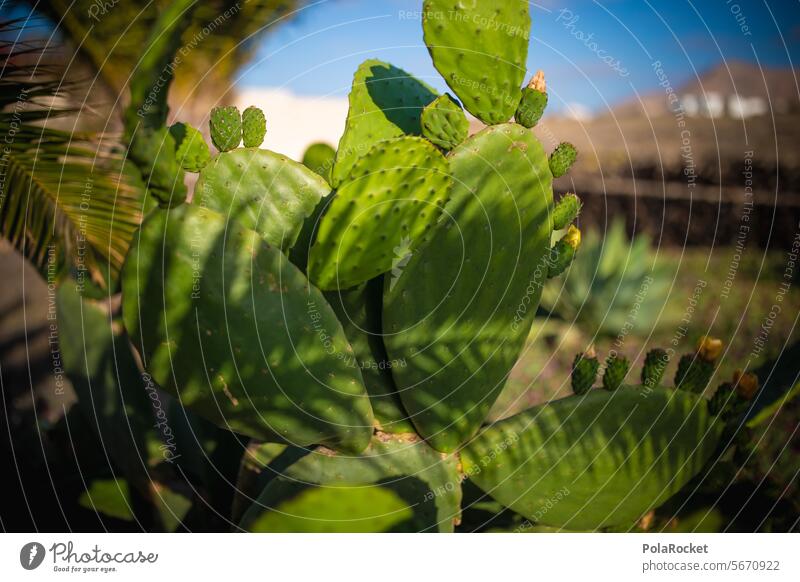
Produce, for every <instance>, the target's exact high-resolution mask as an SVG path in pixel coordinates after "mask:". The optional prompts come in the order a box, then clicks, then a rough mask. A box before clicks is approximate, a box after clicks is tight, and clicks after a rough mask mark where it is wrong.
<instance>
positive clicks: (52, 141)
mask: <svg viewBox="0 0 800 582" xmlns="http://www.w3.org/2000/svg"><path fill="white" fill-rule="evenodd" d="M11 25H13V22H12V23H11ZM4 26H5V27H6V28H4ZM8 26H9V22H5V23H0V31H7V30H8ZM18 48H19V50H18ZM37 48H39V49H40V54H41V51H42V50H44V47H40V46H38V45H37V44H36V43H35V42H30V41H28V42H26V43H24V44H20V45H16V44H14V43H13V42H0V59H1V61H2V63H3V65H2V70H0V95H3V103H2V105H4V107H3V109H2V111H0V139H2V144H3V145H2V156H1V157H0V234H2V236H3V237H5V238H6V239H8V240H9V241H10V242H11V243H12V244H13V245H14V246H15V247H16V248H17V249H18V250H19V251H20V252H21V253H22V254H23V255H24V256H26V257H27V258H28V259H30V260H31V261H32V262H33V263H34V264H35V265H36V266H37V267H38V268H39V269H40V271H41V272H42V273H43V274H45V275H49V276H52V275H56V274H60V272H61V271H62V270H63V268H64V267H67V268H71V269H75V270H77V271H78V272H79V273H80V274H83V275H86V274H88V276H89V277H90V278H91V280H92V281H93V282H94V283H96V284H98V285H99V286H100V287H101V288H102V287H106V286H107V285H108V284H109V283H111V282H113V281H114V280H115V278H116V275H117V274H118V273H119V269H120V268H121V266H122V262H123V260H124V258H125V255H126V253H127V249H128V245H129V243H130V240H131V238H132V236H133V233H134V231H135V230H136V228H137V226H138V225H139V223H140V222H141V219H142V207H143V200H144V188H143V186H142V184H141V181H140V180H139V178H138V174H137V173H136V171H135V169H133V168H130V167H129V164H126V163H125V161H124V157H123V152H124V149H123V148H121V147H120V146H119V141H118V139H113V138H108V137H105V138H103V139H101V136H96V135H91V134H78V133H70V132H65V131H60V130H56V129H52V128H49V127H47V126H46V124H47V121H48V120H49V119H51V118H53V117H58V116H63V115H70V114H71V113H72V111H71V110H70V109H68V108H64V107H59V106H55V105H53V101H54V98H56V99H57V98H59V97H61V96H62V95H63V93H64V92H65V90H68V87H67V88H66V89H65V86H64V85H63V84H61V83H59V81H58V80H57V79H56V78H55V77H54V76H53V75H52V74H51V69H50V68H49V67H48V66H47V65H44V66H42V65H37V63H36V60H37V59H38V56H39V55H38V54H37V52H36V50H35V49H37Z"/></svg>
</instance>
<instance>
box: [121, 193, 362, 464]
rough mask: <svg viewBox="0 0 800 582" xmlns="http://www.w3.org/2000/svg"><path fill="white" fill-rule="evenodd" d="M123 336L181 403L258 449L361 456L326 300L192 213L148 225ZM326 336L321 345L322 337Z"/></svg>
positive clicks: (356, 415)
mask: <svg viewBox="0 0 800 582" xmlns="http://www.w3.org/2000/svg"><path fill="white" fill-rule="evenodd" d="M122 286H123V316H124V320H125V327H126V328H127V330H128V333H130V334H131V336H132V338H133V340H134V345H135V346H136V348H137V349H138V350H139V352H140V354H141V356H142V360H143V362H144V365H145V367H146V369H147V370H148V371H149V372H150V374H151V375H152V377H153V379H154V380H155V381H156V383H158V384H159V385H160V386H161V387H163V388H164V389H167V390H169V391H171V392H172V393H173V394H175V395H176V396H177V397H178V398H179V399H180V402H181V404H183V405H184V406H185V407H187V408H189V409H190V410H192V411H194V412H195V413H197V414H199V415H200V416H203V417H205V418H207V419H208V420H211V421H212V422H215V423H216V424H218V425H219V426H222V427H225V428H228V429H229V430H233V431H234V432H238V433H241V434H245V435H248V436H251V437H256V438H260V439H264V440H272V441H274V440H277V441H280V442H288V443H291V444H296V445H301V446H304V445H310V444H314V443H325V444H328V445H329V446H331V447H333V448H339V449H342V450H347V451H351V452H359V451H361V450H362V449H363V448H364V447H365V446H366V445H367V443H368V441H369V438H370V434H371V433H372V424H373V418H372V409H371V407H370V403H369V399H368V397H367V393H366V390H365V389H364V385H363V381H362V378H361V373H360V371H359V369H358V368H354V367H351V366H348V365H347V364H346V363H345V361H344V359H345V358H352V357H353V351H352V348H351V347H350V345H349V343H348V342H347V339H346V338H345V336H344V332H343V331H342V328H341V325H340V323H339V321H338V320H337V319H336V316H335V315H334V313H333V311H332V310H331V308H330V307H329V306H328V304H327V302H326V301H325V298H324V297H323V296H322V294H321V293H320V292H319V291H318V290H317V289H315V288H314V287H312V286H310V285H309V284H308V281H307V280H306V278H305V277H304V276H303V275H302V273H300V272H299V271H298V270H297V269H296V267H294V266H293V265H292V264H291V263H290V262H289V261H288V259H287V258H286V257H285V256H284V255H283V254H282V253H281V252H280V251H279V250H277V249H276V248H273V247H271V246H269V245H268V244H266V243H265V242H263V240H262V239H261V238H260V237H259V235H258V233H256V232H254V231H252V230H247V229H245V228H242V227H240V226H237V225H236V224H234V223H231V222H228V221H227V220H226V218H225V216H223V215H220V214H217V213H215V212H213V211H211V210H208V209H206V208H203V207H201V206H199V205H194V204H193V205H190V206H184V207H182V208H180V209H178V210H173V211H170V212H159V213H157V214H155V215H153V216H151V217H150V218H148V219H147V220H146V221H145V223H144V224H143V226H142V228H141V230H140V232H139V235H138V236H137V238H136V240H135V242H134V245H133V246H132V248H131V251H130V253H129V255H128V260H127V261H126V264H125V267H124V271H123V283H122ZM322 334H324V337H323V335H322Z"/></svg>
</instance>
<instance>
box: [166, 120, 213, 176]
mask: <svg viewBox="0 0 800 582" xmlns="http://www.w3.org/2000/svg"><path fill="white" fill-rule="evenodd" d="M169 133H170V135H171V136H172V139H174V140H175V147H176V149H175V158H176V159H177V160H178V163H179V164H180V165H181V167H182V168H183V169H184V170H186V171H187V172H199V171H200V170H202V169H203V168H204V167H205V165H206V164H207V163H208V161H209V160H210V159H211V152H210V151H209V149H208V144H207V143H206V140H205V139H203V134H202V133H200V132H199V131H197V130H196V129H195V128H194V127H192V126H191V125H189V124H188V123H176V124H174V125H171V126H170V128H169Z"/></svg>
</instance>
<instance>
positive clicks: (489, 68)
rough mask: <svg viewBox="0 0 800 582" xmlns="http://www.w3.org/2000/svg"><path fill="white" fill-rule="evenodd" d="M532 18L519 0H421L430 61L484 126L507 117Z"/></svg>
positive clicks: (513, 102) (515, 98)
mask: <svg viewBox="0 0 800 582" xmlns="http://www.w3.org/2000/svg"><path fill="white" fill-rule="evenodd" d="M530 25H531V17H530V13H529V11H528V3H527V2H521V1H519V0H500V1H494V2H452V0H425V2H424V3H423V10H422V30H423V31H424V36H425V44H426V45H428V51H429V52H430V54H431V58H432V59H433V65H434V66H435V67H436V70H437V71H439V73H441V75H442V77H444V80H445V81H446V82H447V84H448V85H449V86H450V89H452V90H453V92H454V93H455V94H456V95H457V96H458V98H459V99H460V100H461V103H463V104H464V107H465V108H466V109H467V111H469V112H470V113H472V115H474V116H475V117H477V118H478V119H480V120H481V121H483V122H484V123H486V124H487V125H492V124H497V123H503V122H505V121H508V120H509V118H510V117H511V116H512V115H514V112H515V111H516V110H517V105H518V103H519V100H520V85H521V84H522V82H523V80H524V79H525V71H526V60H527V58H528V37H529V31H530Z"/></svg>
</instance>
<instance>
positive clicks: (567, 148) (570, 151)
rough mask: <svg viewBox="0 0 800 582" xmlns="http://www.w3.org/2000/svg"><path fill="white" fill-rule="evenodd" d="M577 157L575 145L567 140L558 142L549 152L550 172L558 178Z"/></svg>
mask: <svg viewBox="0 0 800 582" xmlns="http://www.w3.org/2000/svg"><path fill="white" fill-rule="evenodd" d="M577 157H578V152H577V151H576V150H575V146H574V145H572V144H571V143H568V142H563V143H561V144H559V145H558V146H557V147H556V149H555V150H553V153H552V154H550V172H551V173H552V174H553V177H554V178H560V177H561V176H563V175H564V174H566V173H567V171H568V170H569V168H570V166H572V164H573V163H574V162H575V159H576V158H577Z"/></svg>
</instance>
